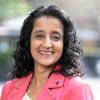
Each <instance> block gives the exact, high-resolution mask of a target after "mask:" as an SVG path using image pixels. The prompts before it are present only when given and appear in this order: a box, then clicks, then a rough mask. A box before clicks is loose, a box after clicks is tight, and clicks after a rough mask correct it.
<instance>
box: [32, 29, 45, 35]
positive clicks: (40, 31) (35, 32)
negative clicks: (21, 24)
mask: <svg viewBox="0 0 100 100" xmlns="http://www.w3.org/2000/svg"><path fill="white" fill-rule="evenodd" d="M37 32H39V33H43V32H44V31H43V30H35V31H33V33H34V34H37Z"/></svg>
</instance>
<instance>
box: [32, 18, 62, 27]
mask: <svg viewBox="0 0 100 100" xmlns="http://www.w3.org/2000/svg"><path fill="white" fill-rule="evenodd" d="M43 25H44V26H47V27H49V26H52V27H58V28H63V24H62V22H61V21H60V20H59V19H58V18H56V17H54V16H41V17H39V18H37V19H36V20H35V22H34V25H33V27H40V26H43Z"/></svg>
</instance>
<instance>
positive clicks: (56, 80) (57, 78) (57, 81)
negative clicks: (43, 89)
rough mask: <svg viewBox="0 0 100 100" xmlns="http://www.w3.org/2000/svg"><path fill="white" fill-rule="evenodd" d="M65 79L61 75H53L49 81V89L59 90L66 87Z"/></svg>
mask: <svg viewBox="0 0 100 100" xmlns="http://www.w3.org/2000/svg"><path fill="white" fill-rule="evenodd" d="M64 80H65V77H64V76H63V75H61V74H52V75H51V76H50V77H49V79H48V81H47V87H48V88H49V89H50V88H59V87H62V86H63V85H64Z"/></svg>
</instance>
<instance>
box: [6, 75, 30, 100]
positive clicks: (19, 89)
mask: <svg viewBox="0 0 100 100" xmlns="http://www.w3.org/2000/svg"><path fill="white" fill-rule="evenodd" d="M31 77H32V74H29V75H28V76H26V77H24V78H21V79H15V80H14V88H13V89H12V90H11V91H12V92H11V94H9V95H10V96H8V98H9V97H10V98H9V99H7V100H22V97H23V96H24V94H25V92H26V90H27V87H28V85H29V82H30V80H31Z"/></svg>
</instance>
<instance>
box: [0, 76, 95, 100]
mask: <svg viewBox="0 0 100 100" xmlns="http://www.w3.org/2000/svg"><path fill="white" fill-rule="evenodd" d="M31 77H32V74H29V75H27V76H26V77H23V78H20V79H14V80H11V81H8V82H6V83H5V84H4V86H3V89H2V94H1V99H0V100H22V97H23V96H24V95H25V92H26V90H27V87H28V85H29V82H30V79H31ZM37 100H94V99H93V94H92V92H91V89H90V86H89V85H88V84H87V83H86V82H85V81H84V80H82V79H81V78H79V77H74V78H68V77H64V76H62V75H60V74H52V75H51V76H50V78H49V79H48V81H47V83H46V85H45V86H44V87H43V89H42V91H41V92H40V94H39V96H38V97H37Z"/></svg>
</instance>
